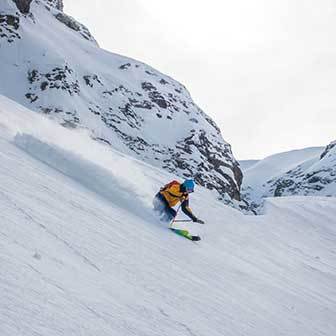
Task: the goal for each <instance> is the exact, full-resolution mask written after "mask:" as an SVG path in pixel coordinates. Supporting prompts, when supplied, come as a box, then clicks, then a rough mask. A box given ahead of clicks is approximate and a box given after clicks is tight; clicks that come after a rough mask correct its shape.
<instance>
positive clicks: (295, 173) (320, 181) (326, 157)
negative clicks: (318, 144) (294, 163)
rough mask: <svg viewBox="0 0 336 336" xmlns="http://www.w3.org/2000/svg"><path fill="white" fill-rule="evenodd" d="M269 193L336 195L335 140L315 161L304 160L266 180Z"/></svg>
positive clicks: (279, 194) (283, 194)
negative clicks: (279, 174) (274, 177)
mask: <svg viewBox="0 0 336 336" xmlns="http://www.w3.org/2000/svg"><path fill="white" fill-rule="evenodd" d="M268 185H269V192H270V195H273V196H275V197H279V196H290V195H306V196H309V195H322V196H334V197H336V141H334V142H332V143H330V144H329V145H328V146H327V147H326V148H325V150H324V151H323V153H322V154H321V156H320V159H319V160H318V161H317V162H304V163H303V164H301V165H299V166H298V167H296V168H295V169H292V170H290V171H288V172H287V173H286V174H284V175H283V176H281V177H279V178H276V179H273V180H271V181H269V182H268Z"/></svg>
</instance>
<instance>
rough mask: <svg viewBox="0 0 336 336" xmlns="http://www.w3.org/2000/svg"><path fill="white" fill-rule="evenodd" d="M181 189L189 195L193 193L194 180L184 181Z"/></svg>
mask: <svg viewBox="0 0 336 336" xmlns="http://www.w3.org/2000/svg"><path fill="white" fill-rule="evenodd" d="M182 187H183V189H184V190H185V191H186V192H189V193H190V192H193V191H194V188H195V182H194V180H185V181H184V182H183V183H182Z"/></svg>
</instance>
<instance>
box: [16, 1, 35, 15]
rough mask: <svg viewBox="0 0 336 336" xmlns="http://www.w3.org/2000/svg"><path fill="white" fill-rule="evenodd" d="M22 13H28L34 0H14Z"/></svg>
mask: <svg viewBox="0 0 336 336" xmlns="http://www.w3.org/2000/svg"><path fill="white" fill-rule="evenodd" d="M13 1H14V2H15V4H16V7H17V8H18V9H19V11H20V12H21V13H22V14H28V13H29V10H30V4H31V2H32V0H13Z"/></svg>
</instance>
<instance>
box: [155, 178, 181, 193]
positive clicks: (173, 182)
mask: <svg viewBox="0 0 336 336" xmlns="http://www.w3.org/2000/svg"><path fill="white" fill-rule="evenodd" d="M175 184H178V185H180V182H178V181H176V180H173V181H171V182H169V183H168V184H166V185H165V186H164V187H162V188H161V189H160V191H164V190H167V189H169V188H170V187H171V186H173V185H175Z"/></svg>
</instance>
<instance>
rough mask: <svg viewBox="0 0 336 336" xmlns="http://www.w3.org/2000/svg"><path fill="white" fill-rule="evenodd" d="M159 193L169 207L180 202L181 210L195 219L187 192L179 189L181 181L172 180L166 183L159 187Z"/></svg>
mask: <svg viewBox="0 0 336 336" xmlns="http://www.w3.org/2000/svg"><path fill="white" fill-rule="evenodd" d="M160 194H161V195H162V196H163V197H164V198H165V200H166V201H167V203H168V204H169V206H170V207H171V208H172V207H174V206H175V205H176V204H178V203H179V202H181V206H182V211H183V212H184V213H185V214H186V215H187V216H188V217H190V218H191V219H192V220H193V221H195V220H197V218H196V217H195V216H194V215H193V213H192V211H191V209H190V208H189V194H188V193H186V192H182V191H181V183H179V182H177V181H172V182H170V183H168V184H166V185H165V186H164V187H163V188H161V190H160Z"/></svg>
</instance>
